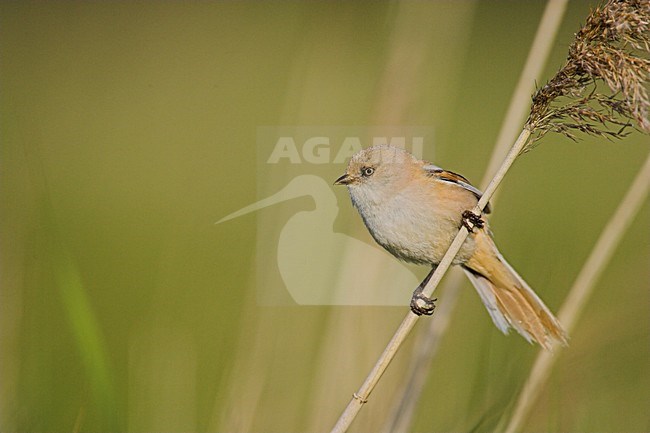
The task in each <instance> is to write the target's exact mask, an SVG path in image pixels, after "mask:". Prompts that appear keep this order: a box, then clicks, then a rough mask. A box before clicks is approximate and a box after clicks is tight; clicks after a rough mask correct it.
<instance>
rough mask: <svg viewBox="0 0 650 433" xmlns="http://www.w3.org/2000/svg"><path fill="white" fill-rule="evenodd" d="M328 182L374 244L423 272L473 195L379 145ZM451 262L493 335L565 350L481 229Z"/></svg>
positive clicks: (459, 182) (452, 176)
mask: <svg viewBox="0 0 650 433" xmlns="http://www.w3.org/2000/svg"><path fill="white" fill-rule="evenodd" d="M336 183H337V184H344V185H347V186H348V190H349V192H350V197H351V198H352V203H353V204H354V206H355V207H356V208H357V210H358V211H359V214H360V215H361V217H362V218H363V221H364V223H365V224H366V227H368V230H369V231H370V234H371V235H372V237H373V238H374V239H375V240H376V241H377V243H379V244H380V245H381V246H382V247H384V248H385V249H386V250H388V251H389V252H390V253H391V254H393V255H394V256H395V257H397V258H399V259H401V260H404V261H407V262H411V263H417V264H427V265H431V266H436V265H437V264H438V263H439V262H440V260H441V259H442V257H443V256H444V254H445V252H446V251H447V249H448V247H449V245H450V244H451V242H452V241H453V239H454V237H455V236H456V234H457V233H458V230H459V228H460V224H461V221H462V214H463V212H464V211H466V210H470V209H472V208H473V207H474V206H475V205H476V203H477V201H478V198H479V197H480V196H481V192H480V191H479V190H477V189H476V188H474V187H473V186H472V185H471V184H470V183H469V181H467V179H465V178H464V177H462V176H460V175H458V174H456V173H453V172H449V171H446V170H442V169H440V168H439V167H436V166H435V165H433V164H430V163H428V162H426V161H422V160H419V159H417V158H415V157H414V156H413V155H411V154H410V153H408V152H406V151H404V150H403V149H400V148H396V147H393V146H387V145H381V146H373V147H370V148H367V149H365V150H362V151H361V152H358V153H357V154H355V155H354V156H353V157H352V159H351V160H350V162H349V164H348V168H347V170H346V173H345V174H344V175H343V176H341V177H340V178H339V179H338V180H337V181H336ZM454 264H458V265H461V266H463V269H464V270H465V271H466V273H467V275H468V277H469V279H470V280H471V281H472V283H473V284H474V286H475V287H476V289H477V291H478V293H479V295H480V296H481V299H482V301H483V303H484V304H485V306H486V308H487V309H488V312H489V313H490V316H491V317H492V320H493V321H494V323H495V324H496V326H497V327H498V328H499V329H500V330H501V331H503V332H504V333H507V332H508V329H509V328H514V329H515V330H516V331H517V332H519V333H520V334H521V335H522V336H524V337H525V338H526V339H527V340H528V341H536V342H537V343H539V344H540V345H541V346H543V347H544V348H547V349H550V347H551V342H552V341H553V340H557V341H559V342H561V343H564V344H566V336H565V333H564V331H563V330H562V327H561V325H560V323H559V322H558V320H557V319H556V318H555V317H554V316H553V314H552V313H551V312H550V311H549V309H548V308H547V307H546V306H545V305H544V303H543V302H542V301H541V300H540V299H539V297H538V296H537V295H536V294H535V292H534V291H533V290H532V289H531V288H530V287H529V286H528V285H527V284H526V282H525V281H524V280H523V279H522V278H521V277H520V276H519V275H518V274H517V273H516V272H515V271H514V270H513V269H512V267H511V266H510V265H509V264H508V263H507V262H506V261H505V260H504V258H503V257H502V256H501V254H500V253H499V251H498V250H497V248H496V246H495V245H494V242H493V241H492V237H491V234H490V231H489V229H488V228H487V226H485V227H484V228H482V229H475V230H474V232H473V233H471V234H470V236H469V237H468V238H467V240H466V241H465V243H464V244H463V247H462V248H461V250H460V252H459V253H458V255H457V256H456V258H455V260H454Z"/></svg>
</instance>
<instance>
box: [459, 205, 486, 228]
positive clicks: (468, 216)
mask: <svg viewBox="0 0 650 433" xmlns="http://www.w3.org/2000/svg"><path fill="white" fill-rule="evenodd" d="M462 225H463V226H465V228H466V229H467V231H468V232H470V233H472V232H473V231H474V227H477V228H479V229H482V228H483V227H485V221H483V219H482V218H481V215H476V214H475V213H474V212H472V211H471V210H466V211H465V212H463V220H462Z"/></svg>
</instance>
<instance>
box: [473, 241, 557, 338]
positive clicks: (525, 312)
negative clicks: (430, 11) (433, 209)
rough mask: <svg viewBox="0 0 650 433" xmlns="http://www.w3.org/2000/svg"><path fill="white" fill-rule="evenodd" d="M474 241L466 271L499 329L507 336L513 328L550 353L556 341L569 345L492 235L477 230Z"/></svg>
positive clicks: (542, 304)
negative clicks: (504, 255)
mask: <svg viewBox="0 0 650 433" xmlns="http://www.w3.org/2000/svg"><path fill="white" fill-rule="evenodd" d="M475 240H476V250H475V252H474V254H473V255H472V257H471V258H470V259H469V260H468V261H467V262H466V263H465V264H464V265H463V268H464V270H465V273H466V274H467V276H468V277H469V279H470V281H471V282H472V284H473V285H474V287H475V288H476V290H477V291H478V294H479V295H480V296H481V300H482V301H483V304H485V307H486V308H487V310H488V312H489V313H490V316H491V317H492V320H493V321H494V324H495V325H496V326H497V328H499V329H500V330H501V331H502V332H503V333H504V334H507V333H508V330H509V328H514V329H515V330H516V331H517V332H519V333H520V334H521V335H522V336H523V337H524V338H525V339H526V340H528V341H529V342H533V341H536V342H537V343H538V344H539V345H541V346H542V347H543V348H545V349H547V350H551V348H552V342H553V341H558V342H560V343H562V344H563V345H566V344H567V335H566V333H565V332H564V330H563V329H562V325H560V322H559V321H558V320H557V318H556V317H555V316H554V315H553V313H551V311H550V310H549V309H548V307H546V305H544V302H542V300H541V299H540V298H539V297H538V296H537V294H536V293H535V292H534V291H533V289H531V288H530V287H529V286H528V284H526V282H525V281H524V280H523V279H522V278H521V277H520V276H519V275H518V274H517V273H516V272H515V270H514V269H512V267H511V266H510V265H509V264H508V262H506V261H505V259H504V258H503V256H501V254H500V253H499V251H498V250H497V247H496V245H494V242H493V241H492V238H491V237H490V235H489V234H488V233H486V231H485V230H478V231H477V232H476V235H475Z"/></svg>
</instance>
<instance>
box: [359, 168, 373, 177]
mask: <svg viewBox="0 0 650 433" xmlns="http://www.w3.org/2000/svg"><path fill="white" fill-rule="evenodd" d="M374 172H375V169H374V168H372V167H363V168H362V169H361V175H362V176H365V177H368V176H372V174H373V173H374Z"/></svg>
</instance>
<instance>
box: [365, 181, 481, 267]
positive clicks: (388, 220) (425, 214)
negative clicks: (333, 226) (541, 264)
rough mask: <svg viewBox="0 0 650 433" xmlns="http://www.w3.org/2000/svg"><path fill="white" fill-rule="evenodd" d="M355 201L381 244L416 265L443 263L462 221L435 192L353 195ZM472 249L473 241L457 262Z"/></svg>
mask: <svg viewBox="0 0 650 433" xmlns="http://www.w3.org/2000/svg"><path fill="white" fill-rule="evenodd" d="M352 201H353V203H354V204H355V207H356V208H357V209H358V210H359V213H360V214H361V217H362V218H363V221H364V223H365V225H366V227H367V228H368V230H369V231H370V234H371V235H372V237H373V238H374V239H375V240H376V241H377V243H379V244H380V245H381V246H382V247H384V248H385V249H386V250H387V251H389V252H390V253H391V254H393V255H394V256H395V257H397V258H399V259H401V260H404V261H407V262H411V263H416V264H437V263H439V262H440V260H441V259H442V257H443V255H444V253H445V252H446V250H447V248H448V247H449V245H450V244H451V242H452V240H453V238H454V236H455V235H456V233H457V232H458V228H459V225H460V221H461V215H460V213H459V212H458V211H457V210H456V209H455V208H454V207H452V208H450V207H449V205H448V204H446V203H443V202H442V200H441V199H440V198H439V197H436V196H435V195H434V194H428V195H427V196H426V197H422V196H421V195H419V194H413V193H409V191H402V192H401V193H398V194H395V195H394V196H392V197H383V198H382V200H366V199H365V198H363V197H356V200H355V197H354V195H353V196H352ZM472 251H473V240H470V241H469V242H466V244H465V245H464V247H463V250H462V251H461V254H459V256H458V257H457V260H456V263H459V262H460V263H462V262H464V261H465V260H467V258H469V256H471V253H472Z"/></svg>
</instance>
